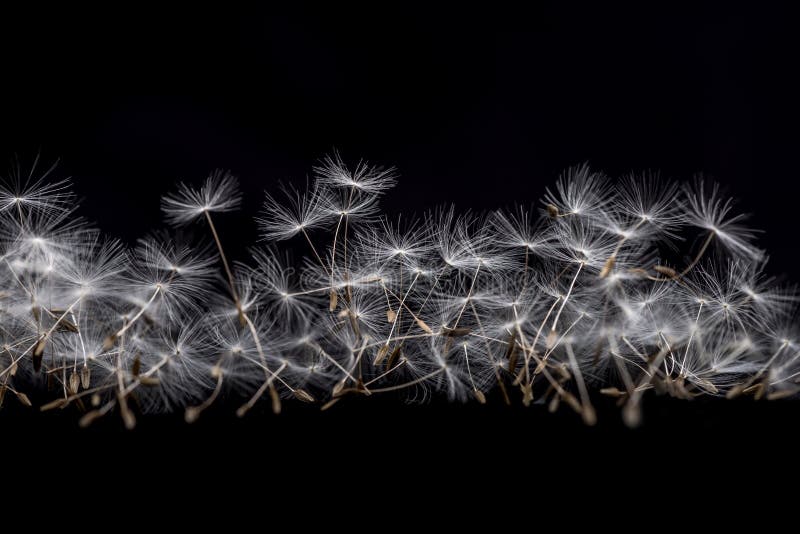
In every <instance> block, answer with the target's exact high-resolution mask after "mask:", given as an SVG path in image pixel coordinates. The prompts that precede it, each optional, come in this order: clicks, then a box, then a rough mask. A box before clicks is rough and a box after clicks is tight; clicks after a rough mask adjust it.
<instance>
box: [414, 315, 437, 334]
mask: <svg viewBox="0 0 800 534" xmlns="http://www.w3.org/2000/svg"><path fill="white" fill-rule="evenodd" d="M417 326H419V327H420V328H421V329H422V330H424V331H425V333H426V334H433V330H431V327H430V326H428V325H427V324H426V323H425V321H423V320H422V319H417Z"/></svg>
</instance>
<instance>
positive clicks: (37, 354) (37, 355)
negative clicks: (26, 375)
mask: <svg viewBox="0 0 800 534" xmlns="http://www.w3.org/2000/svg"><path fill="white" fill-rule="evenodd" d="M46 345H47V338H46V337H42V339H40V340H39V342H38V343H36V347H35V348H34V349H33V370H34V371H36V372H37V373H38V372H39V370H40V369H41V368H42V355H43V354H44V348H45V346H46Z"/></svg>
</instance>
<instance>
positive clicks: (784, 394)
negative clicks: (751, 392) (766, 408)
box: [767, 389, 798, 400]
mask: <svg viewBox="0 0 800 534" xmlns="http://www.w3.org/2000/svg"><path fill="white" fill-rule="evenodd" d="M797 393H798V391H797V390H796V389H784V390H781V391H773V392H772V393H770V394H769V395H767V400H779V399H786V398H788V397H793V396H795V395H797Z"/></svg>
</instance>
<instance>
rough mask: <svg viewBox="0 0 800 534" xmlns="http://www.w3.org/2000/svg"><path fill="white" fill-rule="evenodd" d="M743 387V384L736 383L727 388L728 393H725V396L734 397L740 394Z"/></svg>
mask: <svg viewBox="0 0 800 534" xmlns="http://www.w3.org/2000/svg"><path fill="white" fill-rule="evenodd" d="M744 388H745V386H744V385H742V384H736V385H735V386H733V387H732V388H731V389H729V390H728V393H726V394H725V397H727V398H728V399H735V398H736V397H738V396H739V395H741V394H742V392H743V391H744Z"/></svg>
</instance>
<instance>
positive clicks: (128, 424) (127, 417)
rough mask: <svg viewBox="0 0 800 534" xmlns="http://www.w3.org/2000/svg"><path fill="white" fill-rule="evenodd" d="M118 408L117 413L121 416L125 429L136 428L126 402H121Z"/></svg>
mask: <svg viewBox="0 0 800 534" xmlns="http://www.w3.org/2000/svg"><path fill="white" fill-rule="evenodd" d="M119 408H120V410H119V413H120V414H121V415H122V422H123V423H124V424H125V428H127V429H128V430H133V429H134V428H135V427H136V417H135V416H134V415H133V412H132V411H131V409H130V408H128V404H127V402H121V403H120V406H119Z"/></svg>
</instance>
